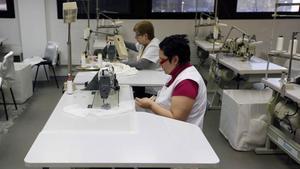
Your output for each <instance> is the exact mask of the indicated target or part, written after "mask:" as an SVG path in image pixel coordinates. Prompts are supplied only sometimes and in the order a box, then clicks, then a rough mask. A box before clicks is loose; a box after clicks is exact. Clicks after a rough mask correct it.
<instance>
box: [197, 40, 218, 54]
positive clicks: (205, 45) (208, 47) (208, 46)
mask: <svg viewBox="0 0 300 169" xmlns="http://www.w3.org/2000/svg"><path fill="white" fill-rule="evenodd" d="M195 44H196V46H197V47H199V48H201V49H203V50H205V51H207V52H212V51H213V48H214V51H219V50H220V49H221V47H222V43H219V42H216V43H215V47H214V46H213V45H214V44H213V43H211V42H208V41H206V40H195Z"/></svg>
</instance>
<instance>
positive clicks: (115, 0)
mask: <svg viewBox="0 0 300 169" xmlns="http://www.w3.org/2000/svg"><path fill="white" fill-rule="evenodd" d="M73 1H75V2H76V3H77V8H78V15H77V18H79V19H87V18H88V16H87V15H88V10H89V14H90V18H91V19H95V18H96V6H97V2H96V1H97V0H73ZM64 2H67V0H57V9H58V10H57V11H58V18H59V19H62V4H63V3H64ZM88 3H89V4H88ZM88 5H89V7H90V8H89V9H88ZM98 7H99V12H100V13H103V14H104V15H106V16H108V17H112V18H115V17H119V16H124V15H125V16H126V15H129V14H130V0H98ZM99 17H100V18H103V15H101V14H100V16H99ZM104 18H105V17H104Z"/></svg>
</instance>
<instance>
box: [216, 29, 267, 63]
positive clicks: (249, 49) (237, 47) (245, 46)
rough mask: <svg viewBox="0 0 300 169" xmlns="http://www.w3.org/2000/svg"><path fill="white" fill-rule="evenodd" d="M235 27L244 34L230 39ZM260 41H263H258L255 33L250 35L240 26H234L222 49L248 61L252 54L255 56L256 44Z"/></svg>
mask: <svg viewBox="0 0 300 169" xmlns="http://www.w3.org/2000/svg"><path fill="white" fill-rule="evenodd" d="M234 29H235V30H238V31H239V32H241V33H242V36H241V37H238V38H231V39H229V36H230V34H231V32H232V30H234ZM260 43H262V41H256V37H255V35H249V34H247V33H245V31H243V30H241V29H240V28H238V27H236V26H232V27H231V29H230V30H229V32H228V34H227V36H226V38H225V40H224V42H223V46H222V47H221V49H222V51H225V52H226V53H228V54H229V55H232V56H235V57H241V58H242V61H248V60H250V59H251V57H252V56H254V54H255V49H256V46H257V45H258V44H260Z"/></svg>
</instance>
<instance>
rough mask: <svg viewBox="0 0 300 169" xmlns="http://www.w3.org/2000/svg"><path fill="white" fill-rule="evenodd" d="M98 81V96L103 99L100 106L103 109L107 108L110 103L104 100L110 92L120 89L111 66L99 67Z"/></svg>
mask: <svg viewBox="0 0 300 169" xmlns="http://www.w3.org/2000/svg"><path fill="white" fill-rule="evenodd" d="M98 81H99V92H100V97H101V99H102V101H103V105H102V107H103V108H105V109H109V108H110V104H109V103H105V100H106V99H108V97H109V96H110V94H111V93H112V92H114V91H118V90H119V89H120V86H119V83H118V80H117V78H116V74H115V72H114V68H113V66H111V65H108V66H106V67H104V68H102V69H100V70H99V72H98Z"/></svg>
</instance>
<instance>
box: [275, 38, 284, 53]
mask: <svg viewBox="0 0 300 169" xmlns="http://www.w3.org/2000/svg"><path fill="white" fill-rule="evenodd" d="M283 43H284V37H283V36H278V38H277V42H276V50H277V51H282V50H283Z"/></svg>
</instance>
